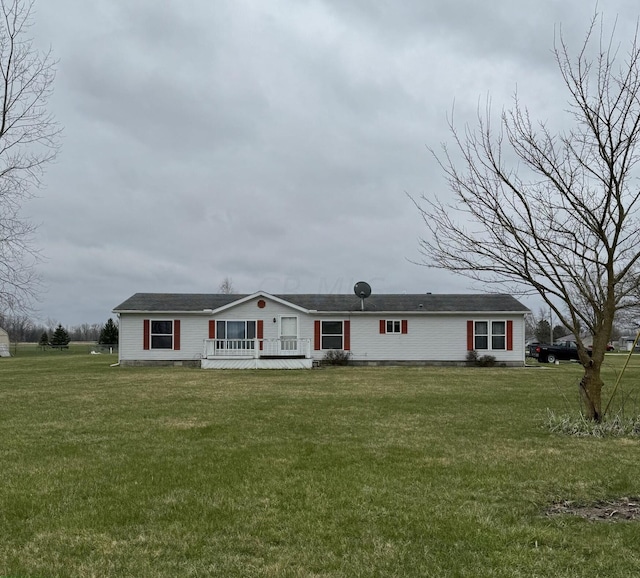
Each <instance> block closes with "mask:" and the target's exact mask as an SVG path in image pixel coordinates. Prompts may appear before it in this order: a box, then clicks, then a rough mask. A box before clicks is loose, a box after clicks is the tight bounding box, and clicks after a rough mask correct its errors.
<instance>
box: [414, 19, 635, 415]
mask: <svg viewBox="0 0 640 578" xmlns="http://www.w3.org/2000/svg"><path fill="white" fill-rule="evenodd" d="M614 33H615V29H614V32H612V33H611V34H610V35H609V34H605V33H604V32H603V24H602V18H601V17H598V16H597V15H596V16H594V18H593V20H592V22H591V25H590V27H589V29H588V32H587V34H586V38H585V41H584V43H583V44H582V46H581V48H580V50H579V51H578V53H577V56H575V57H572V56H571V55H570V51H569V49H568V46H567V44H566V42H565V40H564V38H563V36H562V34H560V35H559V37H558V40H557V41H556V43H555V47H554V54H555V59H556V62H557V65H558V68H559V71H560V75H561V77H562V80H563V82H564V86H565V87H566V89H567V91H568V99H569V109H568V113H569V114H570V115H571V118H572V120H573V123H572V125H573V128H572V129H571V130H569V131H560V132H554V131H552V130H551V128H549V126H548V125H547V123H545V122H540V123H534V122H533V121H532V120H531V118H530V115H529V111H528V109H527V108H526V107H524V106H523V105H522V104H521V103H520V102H519V100H518V98H517V96H516V97H515V98H514V105H513V107H512V108H511V109H510V110H505V111H503V113H502V116H501V122H500V129H499V131H498V132H495V131H494V129H493V127H492V125H491V111H490V106H489V105H487V108H486V110H485V111H484V113H482V112H479V113H478V126H477V128H476V129H475V130H472V129H470V128H466V129H465V130H464V131H463V132H460V131H458V130H457V129H456V128H455V127H454V124H453V121H451V123H450V129H451V132H452V134H453V141H454V143H455V145H456V146H455V149H456V150H457V152H458V153H459V154H460V157H459V158H458V159H454V157H453V155H452V153H450V151H449V150H448V149H447V147H446V145H443V148H442V152H441V154H438V153H434V154H435V156H436V158H437V160H438V162H439V163H440V166H441V167H442V169H443V171H444V173H445V175H446V177H447V181H448V184H449V186H450V188H451V190H452V192H453V193H454V199H455V200H454V202H452V203H444V202H443V201H441V200H439V199H437V198H435V199H434V198H426V197H424V196H423V197H422V201H421V202H419V203H416V204H417V205H418V208H419V209H420V211H421V212H422V216H423V218H424V222H425V225H426V227H427V228H428V230H429V231H430V236H429V237H428V238H425V239H422V240H421V251H422V254H423V256H424V261H423V262H424V264H425V265H427V266H431V267H438V268H443V269H448V270H450V271H454V272H456V273H459V274H462V275H465V276H468V277H470V278H472V279H474V280H479V281H483V282H484V283H490V284H491V283H496V284H499V285H501V286H502V288H505V287H506V288H507V289H508V290H509V291H511V292H513V293H516V294H521V295H522V294H531V293H537V294H538V295H540V296H541V297H542V299H543V300H544V301H545V302H546V304H547V305H548V306H549V307H550V308H551V309H552V310H553V312H554V314H555V316H556V317H557V318H558V319H559V321H560V322H561V323H562V325H564V326H565V327H566V328H567V329H569V330H570V331H571V332H573V333H574V334H575V336H576V338H577V345H578V350H579V356H580V362H581V363H582V365H583V366H584V375H583V377H582V380H581V382H580V393H581V399H582V402H583V407H584V413H585V415H586V416H587V417H588V418H590V419H593V420H601V419H602V417H603V415H602V400H601V395H602V385H603V381H602V378H601V366H602V363H603V360H604V353H605V350H606V346H607V342H608V341H609V338H610V335H611V331H612V325H613V322H614V317H615V316H616V313H618V312H623V311H625V310H629V309H632V308H636V307H637V306H638V304H639V303H640V299H638V297H639V291H638V287H639V283H638V281H639V275H640V270H639V266H638V262H639V259H640V218H639V217H640V211H639V200H640V193H639V191H638V181H637V177H638V170H637V169H638V167H637V164H638V161H639V160H640V149H639V144H640V46H639V45H638V29H637V28H636V34H635V36H634V38H633V39H632V40H631V42H630V45H629V47H628V50H626V51H624V52H622V51H621V50H620V47H619V46H617V45H616V44H615V43H614ZM594 44H595V53H591V52H590V50H591V48H593V47H594ZM590 54H593V56H591V55H590ZM508 157H509V158H512V159H515V162H514V163H513V164H512V165H511V166H510V165H509V163H508V161H507V160H506V159H507V158H508ZM585 332H589V333H590V334H591V335H592V336H593V348H592V353H591V355H589V352H588V351H587V349H586V347H585V344H584V342H583V340H582V336H583V335H584V334H585Z"/></svg>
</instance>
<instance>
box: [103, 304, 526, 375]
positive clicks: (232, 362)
mask: <svg viewBox="0 0 640 578" xmlns="http://www.w3.org/2000/svg"><path fill="white" fill-rule="evenodd" d="M113 311H114V313H116V314H117V315H118V317H119V320H120V327H119V330H120V345H119V363H120V364H121V365H123V366H124V365H151V364H164V365H193V366H199V367H202V368H205V369H215V368H219V369H249V368H264V369H268V368H275V369H302V368H311V367H312V366H313V365H314V364H315V363H317V362H319V361H321V360H322V359H323V358H324V357H325V355H326V354H327V352H329V351H331V350H342V351H345V352H347V353H348V355H349V363H351V364H354V365H385V364H387V365H394V364H406V365H421V364H423V365H427V364H434V365H436V364H440V365H447V364H449V365H457V364H464V363H465V361H466V358H467V354H468V352H469V351H470V350H476V351H477V353H478V355H492V356H494V357H495V358H496V362H497V363H499V364H504V365H507V366H522V365H524V362H525V344H524V343H525V324H524V316H525V314H526V313H527V312H528V311H529V310H528V309H527V308H526V307H525V306H524V305H522V303H520V302H519V301H518V300H517V299H515V298H514V297H512V296H511V295H496V294H479V295H462V294H449V295H436V294H430V293H427V294H424V293H418V294H409V295H407V294H375V295H371V296H370V297H368V298H367V299H360V298H358V297H357V296H356V295H354V294H352V295H314V294H301V295H272V294H269V293H266V292H264V291H258V292H257V293H253V294H251V295H227V294H177V293H136V294H135V295H133V296H132V297H130V298H129V299H127V300H126V301H124V302H123V303H121V304H120V305H118V306H117V307H115V308H114V310H113Z"/></svg>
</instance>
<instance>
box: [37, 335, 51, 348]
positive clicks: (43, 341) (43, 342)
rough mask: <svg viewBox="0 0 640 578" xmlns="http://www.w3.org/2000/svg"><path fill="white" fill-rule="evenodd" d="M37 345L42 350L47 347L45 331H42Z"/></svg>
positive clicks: (47, 336)
mask: <svg viewBox="0 0 640 578" xmlns="http://www.w3.org/2000/svg"><path fill="white" fill-rule="evenodd" d="M38 345H39V346H40V347H42V349H44V348H45V347H48V346H49V335H48V334H47V332H46V331H44V332H43V333H42V335H41V336H40V341H38Z"/></svg>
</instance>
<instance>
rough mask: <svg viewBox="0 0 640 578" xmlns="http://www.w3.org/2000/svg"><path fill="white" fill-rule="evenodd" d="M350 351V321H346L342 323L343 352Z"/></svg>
mask: <svg viewBox="0 0 640 578" xmlns="http://www.w3.org/2000/svg"><path fill="white" fill-rule="evenodd" d="M350 349H351V321H349V320H348V319H346V320H345V322H344V350H345V351H349V350H350Z"/></svg>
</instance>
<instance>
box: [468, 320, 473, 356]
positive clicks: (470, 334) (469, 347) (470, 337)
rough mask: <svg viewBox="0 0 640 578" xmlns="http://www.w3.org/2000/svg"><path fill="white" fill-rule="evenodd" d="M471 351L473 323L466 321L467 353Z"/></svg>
mask: <svg viewBox="0 0 640 578" xmlns="http://www.w3.org/2000/svg"><path fill="white" fill-rule="evenodd" d="M472 349H473V321H467V351H471V350H472Z"/></svg>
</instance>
